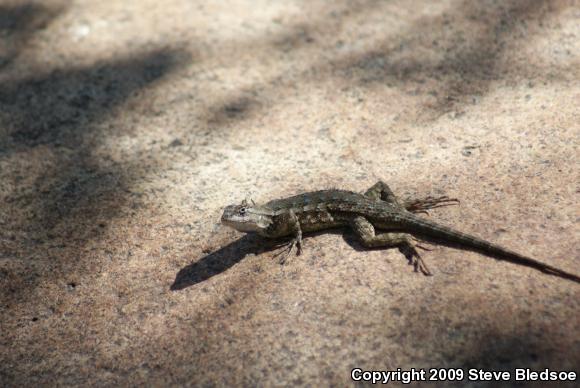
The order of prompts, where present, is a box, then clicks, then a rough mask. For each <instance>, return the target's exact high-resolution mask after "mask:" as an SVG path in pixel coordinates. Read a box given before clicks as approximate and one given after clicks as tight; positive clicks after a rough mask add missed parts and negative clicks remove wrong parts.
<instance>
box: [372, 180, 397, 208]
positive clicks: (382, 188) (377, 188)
mask: <svg viewBox="0 0 580 388" xmlns="http://www.w3.org/2000/svg"><path fill="white" fill-rule="evenodd" d="M364 195H365V197H369V198H372V199H375V200H379V199H380V200H382V201H385V202H388V203H392V204H394V205H399V206H400V204H399V201H398V200H397V196H396V195H395V194H394V193H393V190H391V188H390V187H389V186H388V185H387V184H386V183H385V182H383V181H378V182H377V183H375V184H374V185H372V186H371V187H370V188H369V189H368V190H367V191H365V193H364Z"/></svg>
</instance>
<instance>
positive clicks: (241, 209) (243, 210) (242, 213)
mask: <svg viewBox="0 0 580 388" xmlns="http://www.w3.org/2000/svg"><path fill="white" fill-rule="evenodd" d="M239 213H240V215H241V216H243V215H244V214H246V207H245V206H242V207H241V208H240V210H239Z"/></svg>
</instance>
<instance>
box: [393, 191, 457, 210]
mask: <svg viewBox="0 0 580 388" xmlns="http://www.w3.org/2000/svg"><path fill="white" fill-rule="evenodd" d="M459 203H460V202H459V200H458V199H457V198H449V197H448V196H445V195H444V196H442V197H431V196H429V197H427V198H423V199H416V200H408V201H405V204H404V207H405V209H407V210H408V211H410V212H411V213H425V214H429V213H427V210H429V209H436V208H438V207H444V206H452V205H458V204H459Z"/></svg>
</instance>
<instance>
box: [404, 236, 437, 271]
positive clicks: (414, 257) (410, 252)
mask: <svg viewBox="0 0 580 388" xmlns="http://www.w3.org/2000/svg"><path fill="white" fill-rule="evenodd" d="M415 247H416V245H415V244H407V245H405V246H403V247H401V251H402V252H403V254H404V255H405V256H406V257H407V259H408V260H409V264H413V268H414V269H415V272H417V271H421V273H422V274H423V275H425V276H431V275H432V273H431V271H430V270H429V267H427V264H425V261H424V260H423V258H422V257H421V255H420V254H419V252H417V249H416V248H415ZM417 247H418V246H417ZM421 248H423V247H421Z"/></svg>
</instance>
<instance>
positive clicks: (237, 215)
mask: <svg viewBox="0 0 580 388" xmlns="http://www.w3.org/2000/svg"><path fill="white" fill-rule="evenodd" d="M455 202H458V200H456V199H452V198H448V197H438V198H435V197H427V198H425V199H422V200H414V201H413V200H409V201H406V202H401V201H399V199H397V197H396V196H395V195H394V194H393V192H392V191H391V189H390V188H389V187H388V186H387V184H386V183H384V182H382V181H379V182H377V183H376V184H375V185H373V186H372V187H371V188H370V189H368V190H367V191H366V192H365V193H364V194H359V193H355V192H351V191H344V190H322V191H314V192H310V193H304V194H300V195H296V196H293V197H289V198H284V199H277V200H273V201H270V202H267V203H265V204H263V205H256V204H255V203H253V201H252V204H250V203H248V202H247V201H245V200H244V201H243V202H242V203H241V204H240V205H230V206H227V207H226V208H225V209H224V212H223V215H222V218H221V221H222V223H223V224H225V225H227V226H230V227H232V228H234V229H236V230H238V231H240V232H246V233H258V234H259V235H262V236H264V237H268V238H280V237H284V236H291V237H293V239H292V240H291V241H290V243H289V244H288V250H287V253H286V255H285V256H284V258H283V259H282V260H281V262H283V261H284V260H285V259H286V257H288V255H289V254H290V252H291V251H292V249H293V248H294V246H296V247H297V254H300V251H301V248H302V233H305V232H314V231H320V230H326V229H330V228H335V227H345V226H346V227H350V228H351V229H352V230H353V231H354V233H355V234H356V235H357V237H358V238H359V240H360V242H361V243H362V245H363V246H365V247H369V248H375V247H385V248H387V247H395V246H398V247H400V248H402V249H403V250H404V252H405V253H406V255H407V256H408V257H409V259H410V260H411V262H412V263H413V265H414V266H415V270H417V269H418V270H420V271H421V272H422V273H423V274H425V275H431V272H430V270H429V269H428V268H427V266H426V265H425V262H424V261H423V259H422V258H421V256H420V255H419V253H418V251H417V247H418V248H423V249H426V248H424V247H422V246H421V245H417V244H415V242H414V239H416V238H417V237H419V238H421V237H423V239H428V240H435V241H438V242H440V243H444V244H452V245H456V246H457V247H459V248H461V249H467V250H472V251H475V252H478V253H481V254H484V255H486V256H490V257H493V258H496V259H500V260H506V261H510V262H513V263H517V264H522V265H526V266H529V267H532V268H535V269H537V270H539V271H542V272H544V273H547V274H550V275H555V276H559V277H562V278H565V279H569V280H572V281H575V282H578V283H580V277H579V276H577V275H574V274H572V273H568V272H566V271H563V270H561V269H558V268H556V267H553V266H551V265H549V264H545V263H542V262H539V261H537V260H534V259H532V258H529V257H526V256H523V255H520V254H519V253H516V252H513V251H510V250H508V249H506V248H503V247H501V246H499V245H495V244H492V243H490V242H487V241H485V240H482V239H480V238H477V237H474V236H471V235H468V234H465V233H462V232H459V231H456V230H454V229H451V228H449V227H446V226H443V225H440V224H438V223H435V222H433V221H430V220H427V219H425V218H423V217H419V216H417V215H416V213H421V212H423V213H425V212H426V211H427V210H429V209H433V208H436V207H441V206H447V205H451V204H453V203H455ZM377 229H378V230H380V231H381V232H380V233H377V231H376V230H377Z"/></svg>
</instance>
